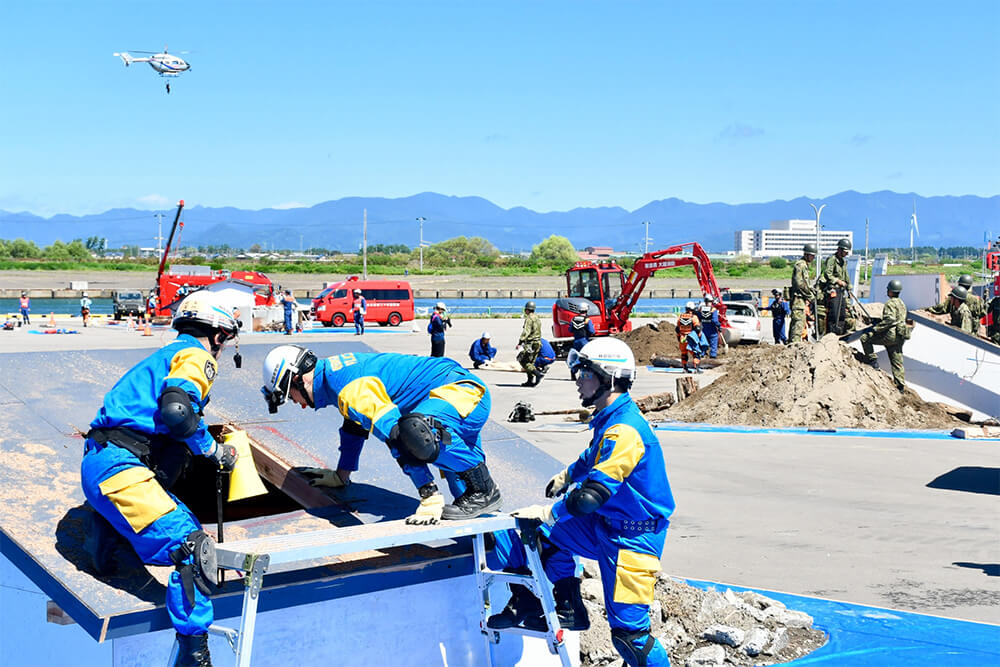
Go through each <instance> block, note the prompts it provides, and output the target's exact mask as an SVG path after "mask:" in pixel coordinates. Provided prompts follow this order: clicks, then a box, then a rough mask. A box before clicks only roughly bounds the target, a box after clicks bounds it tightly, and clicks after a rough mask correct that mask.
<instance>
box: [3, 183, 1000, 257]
mask: <svg viewBox="0 0 1000 667" xmlns="http://www.w3.org/2000/svg"><path fill="white" fill-rule="evenodd" d="M810 202H812V203H816V204H817V205H819V204H820V203H824V204H826V208H825V209H824V210H823V212H822V216H821V223H822V225H823V226H824V228H826V229H830V230H850V231H853V232H854V238H855V245H856V246H857V247H859V248H860V247H862V244H863V243H864V233H865V219H866V218H867V219H868V220H869V221H870V225H869V245H870V246H871V247H908V245H909V235H910V223H909V221H910V216H911V214H912V212H913V210H914V207H915V208H916V212H917V218H918V226H919V237H918V239H917V240H916V241H915V245H919V246H977V247H978V246H980V245H981V244H982V242H983V240H984V234H986V233H996V232H1000V195H994V196H992V197H978V196H974V195H965V196H934V197H921V196H919V195H915V194H906V193H896V192H892V191H881V192H872V193H867V194H866V193H860V192H854V191H851V190H848V191H846V192H841V193H838V194H835V195H832V196H829V197H825V198H823V199H819V200H817V199H809V198H806V197H798V198H796V199H792V200H789V201H786V200H776V201H770V202H762V203H750V204H723V203H712V204H695V203H691V202H686V201H683V200H681V199H677V198H669V199H661V200H657V201H651V202H649V203H648V204H646V205H645V206H642V207H641V208H638V209H636V210H634V211H628V210H626V209H624V208H621V207H617V206H613V207H599V208H576V209H573V210H571V211H554V212H548V213H539V212H537V211H532V210H531V209H528V208H524V207H520V206H518V207H514V208H510V209H504V208H501V207H500V206H497V205H496V204H493V203H492V202H490V201H488V200H486V199H483V198H482V197H453V196H447V195H441V194H437V193H433V192H424V193H421V194H417V195H413V196H410V197H401V198H397V199H385V198H379V197H346V198H343V199H337V200H332V201H326V202H323V203H320V204H316V205H315V206H311V207H303V208H291V209H262V210H243V209H238V208H232V207H223V208H211V207H203V206H192V207H190V208H185V209H184V213H183V215H182V217H181V219H182V220H183V221H184V228H183V230H182V234H181V238H180V244H181V245H183V246H199V245H221V244H228V245H229V246H231V247H239V248H249V247H250V246H251V245H253V244H255V243H256V244H259V245H261V246H262V247H263V248H266V249H283V248H284V249H291V250H298V249H300V248H311V247H319V248H329V249H335V250H341V251H344V252H354V251H356V250H357V249H358V248H360V246H361V242H362V216H363V211H366V210H367V217H368V243H369V245H372V244H377V243H383V244H397V243H402V244H406V245H408V246H410V247H416V246H417V244H418V240H419V225H418V222H417V220H416V218H417V217H418V216H419V217H423V218H425V221H424V223H423V238H424V242H425V243H428V244H433V243H437V242H440V241H444V240H446V239H449V238H453V237H455V236H481V237H484V238H486V239H488V240H489V241H491V242H492V243H493V244H494V245H495V246H497V247H498V248H500V249H501V250H504V251H509V250H513V251H530V250H531V246H532V245H534V244H536V243H538V242H539V241H541V240H543V239H545V238H547V237H548V236H550V235H552V234H558V235H560V236H565V237H567V238H569V239H570V241H571V242H572V243H573V245H574V246H575V247H577V248H584V247H587V246H612V247H613V248H614V249H615V250H616V251H620V252H635V251H641V250H642V249H643V241H644V233H645V226H644V225H643V224H642V223H643V222H644V221H647V220H648V221H650V223H651V224H650V225H649V235H650V237H651V241H650V243H649V249H650V250H654V249H658V248H662V247H666V246H669V245H673V244H676V243H681V242H685V241H697V242H699V243H701V244H702V245H703V246H704V247H705V248H707V249H708V250H709V251H711V252H725V251H727V250H731V249H733V247H734V232H736V231H737V230H741V229H761V228H767V227H768V226H769V223H770V222H771V221H773V220H787V219H792V218H798V219H813V218H814V217H815V216H814V214H813V210H812V208H811V207H810V206H809V204H810ZM155 215H156V212H154V211H147V210H139V209H133V208H116V209H110V210H108V211H105V212H104V213H99V214H94V215H84V216H71V215H56V216H53V217H51V218H41V217H38V216H36V215H33V214H31V213H24V212H22V213H11V212H6V211H0V238H3V239H14V238H24V239H27V240H31V241H34V242H35V243H36V244H38V245H40V246H42V245H49V244H51V243H52V242H53V241H56V240H61V241H66V242H68V241H71V240H73V239H77V238H79V239H86V238H88V237H91V236H98V237H105V238H107V239H108V247H109V248H117V247H121V246H123V245H139V246H143V247H149V246H155V245H156V241H155V237H156V235H157V221H156V218H155V217H154V216H155ZM173 217H174V213H173V211H166V212H163V223H162V226H163V235H164V236H166V235H167V233H168V231H169V228H170V223H171V222H172V221H173ZM176 245H177V241H176V240H175V247H176Z"/></svg>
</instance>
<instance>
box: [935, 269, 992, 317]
mask: <svg viewBox="0 0 1000 667" xmlns="http://www.w3.org/2000/svg"><path fill="white" fill-rule="evenodd" d="M958 286H959V287H963V288H965V291H966V296H965V305H966V306H968V307H969V314H970V315H971V316H972V325H973V330H975V329H978V328H979V327H978V324H979V322H980V321H981V320H982V319H983V317H985V316H986V306H985V305H984V304H983V300H982V299H980V298H979V297H978V296H976V295H975V294H973V293H972V291H971V290H972V276H971V275H969V274H968V273H963V274H962V275H961V276H959V277H958ZM953 303H956V304H957V303H959V302H953V301H952V300H951V295H949V296H948V297H946V298H945V300H944V301H942V302H941V303H939V304H938V305H936V306H931V307H930V308H928V309H927V311H928V312H931V313H935V314H936V315H951V314H952V311H953V308H952V304H953ZM956 307H957V306H956Z"/></svg>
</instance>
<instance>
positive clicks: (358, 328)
mask: <svg viewBox="0 0 1000 667" xmlns="http://www.w3.org/2000/svg"><path fill="white" fill-rule="evenodd" d="M364 332H365V316H364V315H362V314H361V313H359V312H357V311H355V313H354V335H355V336H360V335H361V334H363V333H364Z"/></svg>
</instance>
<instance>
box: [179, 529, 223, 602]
mask: <svg viewBox="0 0 1000 667" xmlns="http://www.w3.org/2000/svg"><path fill="white" fill-rule="evenodd" d="M189 556H190V557H192V558H191V561H192V562H188V557H189ZM170 560H171V561H173V563H174V567H175V568H176V569H177V572H178V573H179V574H180V576H181V587H182V589H183V591H184V597H185V598H187V601H188V603H189V604H191V605H194V587H195V586H197V587H198V590H199V591H201V592H202V593H204V594H205V595H206V596H210V595H211V594H212V589H211V587H209V582H211V583H213V584H215V585H216V586H218V584H219V565H218V560H217V558H216V556H215V542H214V541H213V540H212V538H211V536H210V535H209V534H208V533H206V532H205V531H203V530H196V531H194V532H192V533H191V534H190V535H188V536H187V537H186V538H184V541H183V542H182V543H181V544H180V546H178V547H177V548H176V549H174V550H173V551H171V552H170Z"/></svg>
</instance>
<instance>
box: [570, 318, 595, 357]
mask: <svg viewBox="0 0 1000 667" xmlns="http://www.w3.org/2000/svg"><path fill="white" fill-rule="evenodd" d="M570 332H571V333H572V334H573V349H574V350H576V351H577V352H579V351H580V350H582V349H583V346H584V345H586V344H587V343H589V342H590V339H591V338H593V337H594V336H596V335H597V334H596V333H595V331H594V323H593V322H591V321H590V318H589V317H587V316H586V315H574V316H573V321H572V323H571V324H570Z"/></svg>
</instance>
